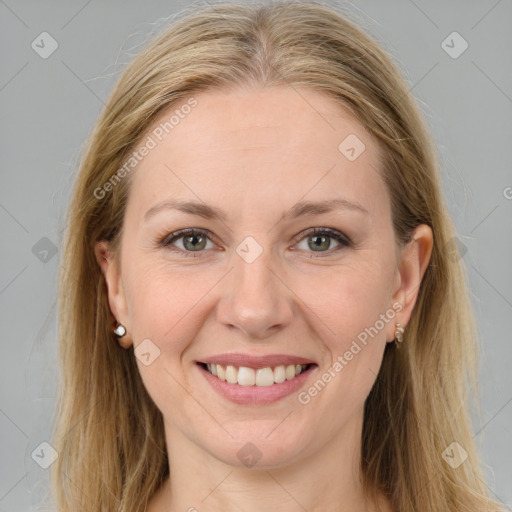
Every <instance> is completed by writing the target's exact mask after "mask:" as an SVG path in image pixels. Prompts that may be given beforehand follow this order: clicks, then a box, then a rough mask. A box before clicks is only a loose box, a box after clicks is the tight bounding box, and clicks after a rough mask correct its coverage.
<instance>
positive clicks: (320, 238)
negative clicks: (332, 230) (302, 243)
mask: <svg viewBox="0 0 512 512" xmlns="http://www.w3.org/2000/svg"><path fill="white" fill-rule="evenodd" d="M312 238H313V239H316V240H315V241H314V242H313V245H312V247H321V246H322V244H324V245H325V242H327V246H326V247H325V248H326V249H327V248H328V246H329V240H328V239H327V237H326V236H320V235H315V236H313V237H312Z"/></svg>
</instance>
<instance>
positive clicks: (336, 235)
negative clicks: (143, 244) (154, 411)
mask: <svg viewBox="0 0 512 512" xmlns="http://www.w3.org/2000/svg"><path fill="white" fill-rule="evenodd" d="M193 235H200V236H201V237H205V238H207V239H208V240H210V241H212V240H211V239H210V237H209V236H208V235H209V232H208V231H206V230H204V229H200V228H186V229H180V230H178V231H175V232H174V233H171V234H169V235H166V236H164V237H163V238H162V239H160V240H159V241H158V246H159V247H164V248H167V249H170V250H171V251H173V252H176V253H178V254H180V255H183V256H184V257H193V258H195V257H197V256H196V255H195V254H194V253H195V252H198V253H200V252H204V251H205V249H203V250H202V251H186V250H184V249H179V248H178V247H176V246H174V245H173V242H176V240H179V239H181V238H184V237H186V236H193ZM323 235H326V236H328V237H329V238H333V239H334V240H336V241H337V242H338V243H339V244H340V245H339V246H338V247H335V248H333V249H328V250H327V251H319V252H318V253H317V254H318V255H315V256H311V257H312V258H313V257H315V258H321V257H322V254H327V255H331V254H332V253H333V252H336V251H339V250H341V249H343V248H346V247H351V246H352V245H353V244H352V241H351V240H350V238H349V237H348V236H346V235H344V234H343V233H340V232H339V231H337V230H335V229H331V228H311V229H309V230H306V232H303V233H301V236H300V238H299V237H296V238H295V239H294V240H297V243H298V242H300V241H302V240H303V239H305V238H308V237H310V236H323ZM311 253H312V254H313V253H315V251H311Z"/></svg>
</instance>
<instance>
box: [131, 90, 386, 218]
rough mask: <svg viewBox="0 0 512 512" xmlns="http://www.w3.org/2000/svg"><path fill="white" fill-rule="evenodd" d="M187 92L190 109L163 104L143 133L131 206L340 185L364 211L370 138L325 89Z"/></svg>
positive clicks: (285, 194)
mask: <svg viewBox="0 0 512 512" xmlns="http://www.w3.org/2000/svg"><path fill="white" fill-rule="evenodd" d="M193 99H194V100H195V104H194V106H193V107H187V108H184V107H183V105H187V104H189V105H191V104H193V103H190V101H189V102H188V103H187V101H186V100H183V102H181V103H178V104H176V105H173V107H171V108H169V109H167V110H166V111H165V112H163V113H162V114H161V115H160V116H159V117H158V119H157V120H156V121H155V122H154V124H153V125H152V127H151V128H150V130H149V131H148V134H147V137H149V138H150V139H151V140H152V144H151V145H152V146H154V147H152V149H150V150H149V152H148V153H147V154H146V156H144V157H143V158H142V159H141V161H140V163H139V164H138V166H137V168H136V169H135V170H134V172H133V176H132V178H133V181H132V184H131V188H132V192H133V191H136V196H137V203H138V204H139V205H141V206H142V204H144V205H149V204H150V203H155V202H156V201H158V200H159V199H166V198H168V197H169V196H172V197H176V198H180V199H190V198H194V199H198V198H199V199H201V198H203V197H204V198H207V197H212V198H215V197H217V198H222V197H226V196H229V197H231V198H236V197H238V198H240V199H242V198H243V199H244V201H245V203H246V204H247V203H251V200H252V201H253V203H252V204H253V206H254V207H257V206H258V204H259V205H260V206H261V204H262V203H261V201H262V200H265V198H269V199H272V200H275V199H276V198H277V196H276V195H275V194H276V192H278V191H279V192H280V193H281V198H282V200H283V201H285V202H289V201H291V202H292V203H293V202H295V201H297V200H298V199H300V198H301V197H302V196H304V195H305V194H307V195H308V197H307V199H311V200H313V199H319V198H324V197H325V195H326V193H330V194H331V195H333V194H332V192H333V190H335V189H336V188H342V189H343V190H344V191H345V192H346V194H343V195H344V196H347V195H348V196H350V194H352V195H357V196H358V197H357V198H355V199H357V200H358V201H359V202H362V201H361V196H365V198H366V201H367V206H368V207H369V208H371V204H368V202H369V203H375V202H376V201H378V197H377V196H379V195H382V192H383V188H382V187H383V183H382V180H381V178H380V175H379V172H378V167H379V148H378V146H377V144H376V143H375V141H374V139H373V137H372V136H371V135H370V132H369V131H368V130H366V129H365V127H364V126H363V125H362V124H361V123H360V122H359V121H358V120H357V119H356V118H355V117H353V116H352V115H351V114H350V113H349V112H348V111H347V110H345V109H343V108H342V107H341V106H340V105H339V104H338V103H337V102H336V101H335V100H334V99H333V98H331V97H330V96H328V95H327V94H326V93H323V92H319V91H317V90H311V89H308V88H292V87H287V86H286V87H284V86H283V87H276V88H272V89H240V90H231V91H217V90H215V91H204V92H201V93H199V94H196V95H194V96H193ZM144 140H146V141H147V140H148V139H147V138H146V139H144ZM340 192H342V191H341V190H340ZM194 196H195V197H194ZM287 199H289V201H287ZM279 206H285V205H279ZM289 206H292V205H291V204H290V205H289ZM247 208H249V206H247Z"/></svg>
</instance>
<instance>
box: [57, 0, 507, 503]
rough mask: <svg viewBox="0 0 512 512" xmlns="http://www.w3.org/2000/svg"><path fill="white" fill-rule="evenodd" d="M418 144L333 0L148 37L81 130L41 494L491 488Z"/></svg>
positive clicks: (434, 201)
mask: <svg viewBox="0 0 512 512" xmlns="http://www.w3.org/2000/svg"><path fill="white" fill-rule="evenodd" d="M454 236H455V231H454V228H453V225H452V223H451V221H450V218H449V216H448V213H447V210H446V207H445V205H444V201H443V198H442V194H441V187H440V177H439V170H438V163H437V160H436V151H435V147H434V145H433V143H432V140H431V137H430V135H429V133H428V131H427V129H426V127H425V124H424V122H423V120H422V118H421V115H420V113H419V110H418V108H417V106H416V104H415V102H414V100H413V98H412V97H411V96H410V95H409V93H408V91H407V87H406V85H405V83H404V81H403V79H402V78H401V77H400V75H399V73H398V71H397V69H396V67H395V65H394V64H393V62H392V61H391V60H390V58H389V57H388V56H387V55H386V54H385V53H384V52H383V51H382V50H381V49H380V48H379V47H378V46H377V45H376V44H375V42H373V41H372V40H371V39H370V38H369V37H368V36H367V35H365V34H364V33H362V32H361V30H360V29H358V28H357V27H356V26H354V25H353V24H352V23H351V22H349V21H347V20H346V19H345V18H344V17H342V16H341V15H340V14H338V13H337V12H335V10H333V9H332V8H330V7H328V6H323V5H321V4H317V3H312V2H308V3H302V2H286V3H275V4H273V5H268V6H255V5H249V4H247V5H245V4H218V5H215V6H212V7H206V8H202V9H199V10H196V11H194V12H191V13H189V14H188V15H187V16H185V17H182V18H181V19H179V20H177V21H176V22H175V23H174V24H173V26H172V27H170V28H169V29H168V30H166V31H165V32H164V33H162V34H161V35H160V36H159V37H158V38H157V39H155V40H154V41H153V42H152V43H151V44H150V45H149V46H148V47H147V48H145V49H144V51H143V52H141V54H140V55H139V56H138V57H137V58H136V59H135V60H134V61H133V62H132V63H131V65H130V66H129V67H128V68H127V69H126V71H125V72H124V74H123V75H122V77H121V78H120V80H119V83H118V84H117V86H116V88H115V90H114V92H113V94H112V96H111V97H110V99H109V100H108V103H107V106H106V108H105V110H104V112H103V113H102V115H101V117H100V119H99V121H98V124H97V127H96V129H95V131H94V133H93V135H92V137H91V139H90V142H89V145H88V147H87V150H86V153H85V156H84V158H83V162H82V165H81V169H80V173H79V176H78V179H77V183H76V187H75V190H74V195H73V198H72V201H71V206H70V211H69V231H68V235H67V240H66V243H65V247H64V254H63V266H62V268H63V269H65V270H63V271H62V273H61V282H60V322H61V323H60V337H61V341H60V343H61V345H60V349H61V365H62V372H63V381H62V388H61V395H60V400H59V403H60V409H59V411H58V413H57V417H56V431H55V441H54V443H55V445H56V448H57V450H58V452H59V458H58V462H56V463H55V464H54V473H53V475H52V477H53V485H54V492H55V496H56V500H57V504H58V505H59V509H61V510H69V511H71V510H73V511H78V510H105V511H114V510H115V511H123V512H124V511H126V512H128V511H130V512H132V511H143V510H147V511H148V512H163V511H169V512H175V511H178V510H189V511H194V510H197V511H202V510H208V511H220V510H222V511H231V510H233V511H234V510H247V511H259V510H267V509H271V508H274V509H275V508H279V510H282V511H296V510H297V511H298V510H308V511H310V512H311V511H326V510H329V511H331V510H332V511H345V510H346V511H351V512H359V511H361V512H362V511H421V512H434V511H435V512H438V511H440V510H443V511H448V512H455V511H457V512H461V511H468V512H469V511H472V512H474V511H477V510H482V511H483V510H486V511H490V510H499V505H498V504H497V503H494V502H492V501H491V500H490V499H489V498H488V497H487V495H486V487H485V484H484V481H483V477H482V474H481V472H480V468H479V463H478V459H477V455H476V453H475V449H474V446H473V441H472V433H471V429H470V424H469V420H468V416H467V408H466V401H467V395H468V393H467V390H466V387H465V376H466V375H467V374H468V372H469V374H470V375H472V376H473V377H475V361H476V356H475V348H476V342H475V334H474V333H475V332H476V328H475V324H474V319H473V316H472V313H471V309H470V306H469V301H468V296H467V285H466V279H465V274H464V272H463V268H462V266H461V261H460V260H459V259H458V258H456V257H453V250H452V246H453V245H454V244H453V240H454Z"/></svg>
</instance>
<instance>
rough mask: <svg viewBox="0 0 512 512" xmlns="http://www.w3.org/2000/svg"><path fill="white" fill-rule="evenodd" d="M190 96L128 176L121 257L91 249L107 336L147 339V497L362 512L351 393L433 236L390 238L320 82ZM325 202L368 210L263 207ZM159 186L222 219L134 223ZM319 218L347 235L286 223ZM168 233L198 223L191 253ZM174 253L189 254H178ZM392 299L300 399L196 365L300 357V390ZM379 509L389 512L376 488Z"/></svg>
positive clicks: (385, 216)
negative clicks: (255, 395)
mask: <svg viewBox="0 0 512 512" xmlns="http://www.w3.org/2000/svg"><path fill="white" fill-rule="evenodd" d="M194 97H195V98H196V99H197V101H198V104H197V106H196V107H195V108H193V109H192V111H191V112H190V113H189V114H188V115H187V116H185V118H184V119H182V120H180V124H179V125H177V126H176V127H175V128H174V129H173V131H172V133H171V134H170V135H167V136H166V137H165V138H164V139H163V140H162V141H161V142H159V143H158V145H157V146H156V147H155V148H154V149H152V150H151V151H150V153H149V154H148V155H147V156H146V157H145V158H144V159H143V160H142V161H141V162H140V164H139V165H138V167H137V168H136V169H135V170H134V171H132V172H133V175H132V176H131V179H133V182H132V183H131V192H130V196H129V200H128V204H127V209H126V214H125V220H124V233H123V239H122V244H121V253H120V266H119V265H117V264H116V261H115V259H114V257H113V254H111V253H110V251H109V247H108V244H107V243H105V242H98V244H97V245H96V257H97V260H98V263H99V265H100V266H101V268H102V271H103V273H104V275H105V279H106V282H107V286H108V296H109V303H110V307H111V310H112V313H113V314H114V316H115V318H116V319H117V321H119V322H120V323H122V324H123V325H124V326H125V327H126V329H127V335H126V336H125V337H123V338H121V340H120V343H121V345H122V346H123V347H125V348H128V347H130V346H131V345H132V344H133V345H134V346H135V347H137V346H138V345H139V344H140V343H141V342H142V340H144V339H146V338H149V339H150V340H151V341H152V342H153V343H154V344H155V345H157V346H158V348H159V349H160V356H159V357H157V358H156V359H155V360H154V361H153V362H152V363H151V364H150V365H149V366H145V365H144V364H142V363H141V362H140V361H139V360H138V359H137V364H138V368H139V371H140V374H141V376H142V379H143V382H144V385H145V387H146V388H147V391H148V393H149V394H150V396H151V397H152V399H153V400H154V402H155V403H156V405H157V406H158V408H159V409H160V411H161V412H162V414H163V417H164V422H165V434H166V441H167V449H168V453H169V466H170V474H171V475H172V479H171V481H169V480H168V481H166V482H165V484H164V485H163V486H162V487H161V489H160V490H159V491H158V492H157V494H156V495H155V496H154V497H153V498H152V499H151V500H150V502H149V503H148V507H147V510H148V511H150V512H163V511H167V512H169V511H171V512H175V511H187V510H191V511H192V510H194V509H192V508H191V507H195V509H196V510H197V511H202V510H210V511H221V510H222V511H228V512H230V511H239V510H244V511H247V512H253V511H254V512H255V511H261V510H271V509H276V508H278V509H279V510H281V511H282V512H292V511H293V512H295V511H303V510H308V511H310V512H313V511H321V510H337V511H351V512H363V511H373V510H377V508H376V505H375V504H374V503H373V502H370V501H369V500H368V499H367V497H366V496H365V494H364V492H363V490H362V487H361V484H360V481H359V478H358V467H359V463H360V450H361V432H362V422H363V407H364V401H365V399H366V397H367V396H368V393H369V392H370V390H371V387H372V385H373V383H374V381H375V378H376V375H377V374H378V371H379V367H380V364H381V361H382V356H383V351H384V348H385V345H386V343H387V342H392V340H393V339H394V336H395V322H399V323H400V324H401V325H402V326H404V327H405V326H406V325H407V323H408V321H409V319H410V316H411V313H412V310H413V307H414V304H415V302H416V298H417V292H418V288H419V285H420V283H421V279H422V277H423V275H424V272H425V270H426V267H427V265H428V261H429V259H430V255H431V250H432V243H433V240H432V232H431V230H430V228H429V227H428V226H425V225H421V226H418V228H417V229H416V230H415V232H414V239H413V240H412V241H411V242H410V243H409V244H408V245H407V246H405V247H404V248H403V249H401V248H399V247H398V246H397V245H396V241H395V238H394V233H393V229H392V223H391V210H390V198H389V194H388V191H387V189H386V187H385V185H384V182H383V180H382V178H381V176H380V174H379V158H380V155H379V148H378V146H377V145H376V143H375V141H374V140H373V139H372V138H371V136H370V134H369V132H367V131H366V130H365V129H364V127H363V126H362V125H361V124H360V123H359V122H358V121H357V120H356V119H355V118H353V117H352V116H351V115H350V114H349V113H348V112H346V111H345V110H344V109H342V108H341V107H340V106H339V105H337V104H336V103H334V102H333V100H332V99H331V98H330V97H328V96H326V95H324V94H323V93H322V92H319V91H315V90H311V89H307V88H288V87H284V86H283V87H277V88H273V89H258V88H246V89H237V90H235V91H229V92H223V91H205V92H202V93H200V94H197V95H195V96H194ZM175 108H176V107H174V108H173V109H172V110H174V109H175ZM168 117H169V113H165V114H163V115H162V116H161V118H160V119H159V120H157V122H156V123H155V126H156V125H157V124H158V123H159V122H160V121H161V120H165V119H168ZM349 134H356V135H357V136H358V137H359V139H360V140H361V141H363V143H364V144H365V146H366V149H365V150H364V152H363V153H362V154H361V155H360V156H359V157H358V158H356V159H355V160H354V161H349V160H348V159H347V158H346V157H345V156H344V155H343V154H342V153H341V152H340V151H339V150H338V146H339V144H340V142H342V141H343V140H344V139H345V138H346V137H347V136H348V135H349ZM339 197H344V198H346V199H348V200H350V201H351V202H356V203H359V204H360V205H361V206H363V207H364V208H365V209H366V210H367V213H362V212H359V211H356V210H351V209H344V210H334V211H332V212H329V213H321V214H309V215H306V216H303V217H299V218H296V219H288V220H281V221H280V220H279V219H280V217H281V215H282V214H283V213H285V212H286V211H288V210H289V209H290V208H292V207H293V206H294V205H295V204H296V203H297V202H298V201H299V200H307V201H319V200H325V199H333V198H339ZM171 198H172V199H181V200H193V201H194V200H195V201H201V202H204V203H207V204H209V205H213V206H215V207H217V208H220V209H222V210H223V211H224V212H225V215H226V219H225V221H220V220H215V219H205V218H202V217H199V216H197V215H192V214H188V213H184V212H180V211H177V210H171V209H166V210H162V211H160V212H159V213H157V214H155V215H154V216H153V217H151V218H150V219H149V220H148V222H147V223H145V222H144V220H143V217H144V214H145V212H146V211H147V210H148V209H150V208H151V207H153V206H154V205H156V204H158V203H160V202H161V201H164V200H168V199H171ZM325 227H329V228H332V229H334V230H337V231H339V232H340V233H343V234H345V235H346V236H348V237H349V238H350V239H351V240H352V242H353V245H352V246H348V247H345V246H343V245H341V244H340V243H339V242H337V241H336V240H335V239H334V238H327V241H324V244H323V245H322V244H321V240H320V241H318V239H317V238H316V237H315V236H314V235H311V234H310V233H305V234H302V235H301V233H304V232H305V231H306V230H307V229H308V228H325ZM183 228H197V229H199V228H202V229H204V230H207V231H209V232H210V233H211V234H212V236H211V237H210V239H209V240H208V239H207V241H206V245H205V242H204V241H203V242H202V244H201V241H199V242H200V243H199V245H200V246H201V247H202V249H201V250H199V251H194V250H191V249H190V247H193V244H192V243H189V244H187V245H183V244H184V242H186V240H185V239H184V238H181V239H178V240H175V241H174V242H173V247H174V248H175V249H176V250H177V251H179V250H180V249H181V253H177V252H173V251H172V250H171V249H170V248H169V247H159V246H158V240H159V239H160V238H163V237H164V236H165V235H169V234H170V233H172V232H174V231H177V230H178V229H183ZM247 236H252V237H253V238H254V239H255V240H256V241H257V242H258V244H259V245H260V246H261V247H262V248H263V253H262V254H261V255H260V256H259V257H258V258H256V260H255V261H253V262H252V263H247V262H246V261H245V260H244V259H242V258H241V257H240V256H239V255H238V253H237V252H236V248H237V246H238V245H239V244H240V242H242V241H243V240H244V239H245V238H246V237H247ZM308 240H309V241H310V242H311V243H313V242H315V241H317V243H320V245H321V247H320V249H317V250H316V251H315V248H314V247H313V248H311V247H310V246H308ZM329 240H330V245H329ZM196 244H197V241H196ZM336 248H340V249H339V250H335V249H336ZM187 249H188V254H189V255H190V254H191V255H192V256H195V257H185V256H182V255H180V254H185V253H186V252H187ZM395 302H398V303H400V304H401V305H402V309H401V311H400V312H399V313H397V314H396V316H395V318H393V320H391V321H389V322H387V323H386V324H385V327H384V328H383V329H381V330H380V331H379V332H378V335H376V336H374V337H373V338H372V339H371V341H370V342H369V343H368V344H367V345H366V346H365V347H364V348H363V349H362V350H361V351H360V352H359V353H358V354H357V355H356V356H354V358H353V359H352V360H351V361H350V362H348V364H347V365H346V366H345V367H344V368H343V370H342V371H341V372H340V373H339V374H337V376H336V377H335V378H333V379H332V380H331V382H329V383H328V384H327V385H326V386H325V388H324V389H322V391H321V392H320V393H318V395H317V396H315V397H314V398H312V399H311V401H310V403H308V404H307V405H303V404H301V403H299V401H298V400H297V394H296V393H294V394H292V395H290V396H288V397H286V398H284V399H281V400H279V401H278V402H275V403H272V404H269V405H265V406H251V405H237V404H235V403H232V402H230V401H228V400H227V399H225V398H224V397H222V396H220V395H219V394H217V392H216V391H214V390H213V389H212V387H211V386H210V385H209V384H208V382H207V381H206V380H205V379H204V378H203V376H202V375H201V373H200V371H199V369H198V367H197V366H196V364H195V361H197V360H202V359H204V358H206V357H208V356H211V355H214V354H219V353H226V352H242V353H247V354H254V355H260V354H275V353H285V354H293V355H297V356H302V357H306V358H309V359H311V360H313V361H315V362H316V363H317V364H318V368H316V369H315V371H314V372H313V373H312V374H311V375H310V377H309V380H308V381H307V383H306V384H305V385H304V387H303V388H302V389H306V390H307V388H309V387H310V386H311V385H312V384H313V383H314V382H315V381H316V380H317V379H318V378H320V377H321V374H322V373H324V372H325V371H326V370H327V369H328V368H329V367H330V366H332V364H333V363H334V362H335V361H336V359H337V357H338V356H339V355H343V354H344V353H345V352H346V351H347V350H348V349H349V348H350V346H351V344H352V341H353V340H355V339H356V337H357V335H358V334H359V333H360V332H362V331H364V329H365V328H368V327H370V326H373V325H374V324H375V322H376V320H377V319H378V318H379V315H380V314H382V313H385V312H386V311H388V310H390V309H391V308H392V305H393V303H395ZM406 342H407V340H405V343H406ZM247 442H251V443H253V444H254V445H256V447H257V448H258V450H259V451H260V452H261V459H260V460H259V461H258V463H257V464H256V465H255V466H253V467H251V468H247V467H245V466H244V464H243V463H242V462H241V461H240V460H239V458H238V457H237V452H238V451H239V450H240V449H241V448H242V447H243V446H244V445H245V444H246V443H247ZM379 504H380V507H381V510H391V508H390V507H389V503H388V502H386V500H385V499H384V498H383V497H380V499H379Z"/></svg>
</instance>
